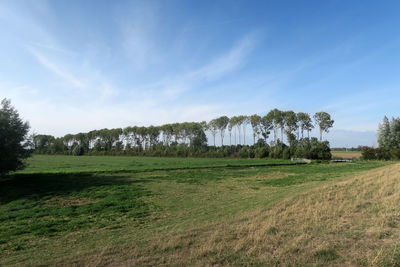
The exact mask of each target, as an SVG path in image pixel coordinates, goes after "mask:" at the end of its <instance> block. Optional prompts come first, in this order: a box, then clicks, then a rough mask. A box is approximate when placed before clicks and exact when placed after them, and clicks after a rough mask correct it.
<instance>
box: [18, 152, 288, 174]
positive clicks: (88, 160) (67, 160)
mask: <svg viewBox="0 0 400 267" xmlns="http://www.w3.org/2000/svg"><path fill="white" fill-rule="evenodd" d="M27 162H28V167H27V168H26V169H24V170H23V171H19V172H18V173H19V174H21V173H27V174H31V173H92V172H136V171H140V172H142V171H154V170H165V169H196V168H205V167H206V168H210V167H213V168H216V167H237V166H257V165H260V166H261V165H282V164H296V163H294V162H291V161H289V160H268V161H267V160H261V159H260V160H255V159H254V160H253V159H225V158H217V159H215V158H212V159H210V158H156V157H117V156H80V157H72V156H46V155H35V156H34V157H32V158H30V159H28V161H27Z"/></svg>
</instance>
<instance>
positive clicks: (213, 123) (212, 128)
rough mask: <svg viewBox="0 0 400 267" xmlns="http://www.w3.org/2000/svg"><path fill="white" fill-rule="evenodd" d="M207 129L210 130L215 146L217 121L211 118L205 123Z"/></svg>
mask: <svg viewBox="0 0 400 267" xmlns="http://www.w3.org/2000/svg"><path fill="white" fill-rule="evenodd" d="M207 128H208V130H209V131H210V132H211V134H212V136H213V139H214V146H215V136H216V135H217V132H218V122H217V119H213V120H211V121H210V122H209V123H208V125H207Z"/></svg>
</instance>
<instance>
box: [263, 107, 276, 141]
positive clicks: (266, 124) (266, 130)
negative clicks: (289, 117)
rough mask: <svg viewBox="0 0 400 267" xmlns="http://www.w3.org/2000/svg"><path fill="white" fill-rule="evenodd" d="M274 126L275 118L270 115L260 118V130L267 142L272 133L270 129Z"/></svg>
mask: <svg viewBox="0 0 400 267" xmlns="http://www.w3.org/2000/svg"><path fill="white" fill-rule="evenodd" d="M273 127H274V125H273V118H271V116H270V115H268V114H267V115H265V116H264V117H262V118H261V120H260V131H261V135H262V137H263V138H264V140H265V142H267V139H268V137H269V134H270V130H272V129H273Z"/></svg>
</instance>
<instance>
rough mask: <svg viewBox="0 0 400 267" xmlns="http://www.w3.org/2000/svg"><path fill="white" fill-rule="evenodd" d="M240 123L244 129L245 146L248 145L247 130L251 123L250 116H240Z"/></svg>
mask: <svg viewBox="0 0 400 267" xmlns="http://www.w3.org/2000/svg"><path fill="white" fill-rule="evenodd" d="M240 122H241V125H242V127H243V145H246V128H247V125H248V124H249V122H250V119H249V117H248V116H244V115H242V116H240Z"/></svg>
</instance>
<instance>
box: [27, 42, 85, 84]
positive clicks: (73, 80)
mask: <svg viewBox="0 0 400 267" xmlns="http://www.w3.org/2000/svg"><path fill="white" fill-rule="evenodd" d="M27 48H28V51H29V52H30V53H31V54H32V55H33V56H34V57H35V58H36V59H37V60H38V62H39V63H40V64H42V65H43V66H44V67H45V68H46V69H48V70H49V71H51V72H53V73H54V74H56V75H58V76H59V77H61V78H62V79H63V80H64V81H66V82H67V83H68V84H69V85H70V86H73V87H75V88H86V87H87V84H86V83H85V81H84V80H83V79H80V78H78V77H76V76H75V75H73V74H72V73H71V72H69V71H67V70H65V69H64V68H62V67H61V66H60V64H56V63H55V62H53V61H51V60H50V59H49V58H47V57H46V56H45V55H43V54H42V53H40V52H38V51H37V50H36V49H34V48H32V47H30V46H28V47H27Z"/></svg>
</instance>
